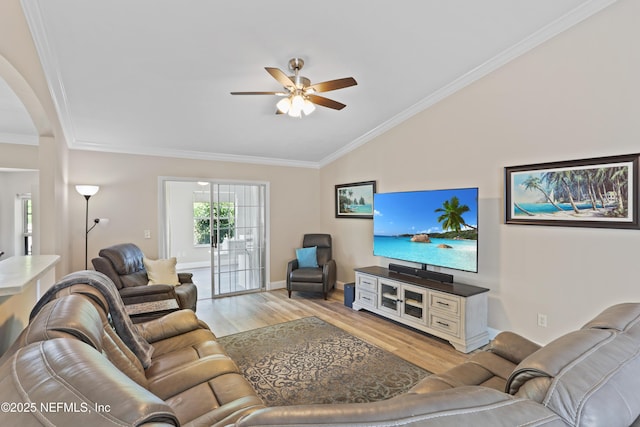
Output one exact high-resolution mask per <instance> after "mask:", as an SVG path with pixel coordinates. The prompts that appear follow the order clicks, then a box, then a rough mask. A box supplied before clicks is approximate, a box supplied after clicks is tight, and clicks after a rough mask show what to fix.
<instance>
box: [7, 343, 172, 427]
mask: <svg viewBox="0 0 640 427" xmlns="http://www.w3.org/2000/svg"><path fill="white" fill-rule="evenodd" d="M45 367H46V368H45ZM0 377H1V378H5V379H7V378H11V380H7V381H3V385H2V388H0V401H4V402H44V403H47V402H63V403H64V404H65V405H68V406H69V407H72V408H78V409H80V410H81V411H80V412H75V411H66V410H61V409H60V408H58V409H57V410H55V411H42V412H40V411H38V412H37V414H36V413H35V412H29V411H23V412H21V413H0V425H15V426H17V425H22V426H26V425H40V424H42V425H59V426H62V425H65V426H69V425H86V426H91V425H93V426H96V425H107V424H109V425H114V426H115V425H118V426H133V425H143V426H146V425H150V426H177V425H180V424H179V422H178V418H177V416H176V415H175V412H174V411H173V410H172V409H171V407H170V406H169V405H168V404H167V403H165V402H164V401H162V399H160V398H159V397H158V396H155V395H153V394H152V393H151V392H150V391H149V390H147V389H145V388H144V387H142V386H141V385H139V384H137V383H136V382H135V381H134V380H132V379H131V378H130V377H128V376H127V375H126V374H125V373H123V372H122V371H120V370H119V369H118V368H116V367H115V366H114V365H113V364H112V363H111V362H109V360H107V358H106V357H105V356H104V355H103V354H102V353H100V352H98V351H96V350H95V349H94V348H92V347H90V346H88V345H86V344H84V343H82V342H80V341H78V340H75V339H66V338H61V339H51V340H48V341H44V342H41V343H35V344H31V345H28V346H26V347H23V348H22V349H21V351H20V352H18V353H16V354H15V355H13V356H12V358H11V359H10V360H7V361H6V362H5V363H3V364H2V365H0ZM38 405H39V403H38ZM96 405H100V408H97V407H96ZM38 409H40V407H39V406H38ZM84 409H86V411H85V410H84ZM36 415H37V416H38V418H36Z"/></svg>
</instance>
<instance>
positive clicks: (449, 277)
mask: <svg viewBox="0 0 640 427" xmlns="http://www.w3.org/2000/svg"><path fill="white" fill-rule="evenodd" d="M389 271H393V272H395V273H400V274H408V275H410V276H416V277H422V278H423V279H429V280H435V281H437V282H442V283H453V274H446V273H439V272H437V271H431V270H423V269H421V268H414V267H408V266H406V265H400V264H392V263H389Z"/></svg>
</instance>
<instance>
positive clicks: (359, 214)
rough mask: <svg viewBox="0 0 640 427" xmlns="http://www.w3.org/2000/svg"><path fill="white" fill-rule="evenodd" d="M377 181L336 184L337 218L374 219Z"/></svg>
mask: <svg viewBox="0 0 640 427" xmlns="http://www.w3.org/2000/svg"><path fill="white" fill-rule="evenodd" d="M375 192H376V182H375V181H365V182H354V183H352V184H339V185H336V194H335V197H336V218H366V219H373V194H374V193H375Z"/></svg>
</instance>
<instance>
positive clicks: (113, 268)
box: [91, 243, 198, 320]
mask: <svg viewBox="0 0 640 427" xmlns="http://www.w3.org/2000/svg"><path fill="white" fill-rule="evenodd" d="M98 255H99V256H98V257H97V258H93V259H92V260H91V263H92V264H93V268H95V269H96V271H99V272H100V273H103V274H105V275H106V276H107V277H109V278H110V279H111V280H112V281H113V283H114V284H115V285H116V287H117V288H118V292H120V296H121V297H122V300H123V301H124V303H125V304H127V305H131V304H139V303H143V302H152V301H162V300H166V299H173V300H176V301H177V303H178V307H179V308H188V309H191V310H193V311H196V303H197V300H198V288H197V287H196V285H195V284H194V283H193V282H192V276H193V275H192V274H191V273H178V280H179V281H180V285H177V286H173V285H166V284H158V285H153V286H148V285H147V284H148V283H149V278H148V277H147V271H146V270H145V268H144V263H143V257H144V254H143V253H142V251H141V250H140V248H139V247H138V246H136V245H134V244H133V243H121V244H118V245H113V246H109V247H108V248H104V249H101V250H100V252H99V253H98ZM149 318H152V316H147V317H146V318H142V320H147V319H149Z"/></svg>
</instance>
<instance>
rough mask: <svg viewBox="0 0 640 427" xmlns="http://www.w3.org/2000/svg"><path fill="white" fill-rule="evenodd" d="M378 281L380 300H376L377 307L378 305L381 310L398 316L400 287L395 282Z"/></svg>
mask: <svg viewBox="0 0 640 427" xmlns="http://www.w3.org/2000/svg"><path fill="white" fill-rule="evenodd" d="M379 282H380V292H379V293H378V295H379V296H380V301H378V307H380V310H382V311H386V312H387V313H390V314H393V315H395V316H399V315H400V292H399V288H400V287H399V286H398V284H397V283H389V282H387V283H385V282H384V281H383V280H380V281H379Z"/></svg>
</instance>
